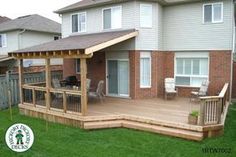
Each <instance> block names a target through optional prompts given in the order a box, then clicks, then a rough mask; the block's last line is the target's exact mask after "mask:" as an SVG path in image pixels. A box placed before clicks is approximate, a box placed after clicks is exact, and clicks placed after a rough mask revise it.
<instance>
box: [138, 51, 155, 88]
mask: <svg viewBox="0 0 236 157" xmlns="http://www.w3.org/2000/svg"><path fill="white" fill-rule="evenodd" d="M142 58H148V59H149V60H150V63H149V64H150V69H149V70H150V71H149V72H150V84H149V85H147V86H145V85H142V84H141V82H142V81H141V78H142V77H141V59H142ZM139 63H140V65H139V71H140V75H139V77H140V81H139V84H140V88H151V87H152V52H140V59H139Z"/></svg>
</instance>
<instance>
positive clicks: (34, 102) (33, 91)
mask: <svg viewBox="0 0 236 157" xmlns="http://www.w3.org/2000/svg"><path fill="white" fill-rule="evenodd" d="M32 94H33V96H32V97H33V105H34V107H36V95H35V88H33V89H32Z"/></svg>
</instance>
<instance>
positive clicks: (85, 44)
mask: <svg viewBox="0 0 236 157" xmlns="http://www.w3.org/2000/svg"><path fill="white" fill-rule="evenodd" d="M137 35H138V31H136V30H135V29H130V30H122V31H114V32H102V33H93V34H85V35H76V36H69V37H67V38H63V39H60V40H56V41H52V42H48V43H45V44H41V45H37V46H33V47H30V48H25V49H21V50H17V51H14V52H10V53H8V54H9V56H10V57H15V58H18V59H28V58H76V57H81V55H84V56H92V55H93V53H94V52H96V51H99V50H102V49H104V48H106V47H109V46H112V45H115V44H117V43H120V42H122V41H125V40H128V39H131V38H134V37H135V36H137Z"/></svg>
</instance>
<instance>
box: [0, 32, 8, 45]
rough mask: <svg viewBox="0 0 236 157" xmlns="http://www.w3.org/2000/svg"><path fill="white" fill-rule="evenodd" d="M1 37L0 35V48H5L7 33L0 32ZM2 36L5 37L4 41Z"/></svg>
mask: <svg viewBox="0 0 236 157" xmlns="http://www.w3.org/2000/svg"><path fill="white" fill-rule="evenodd" d="M0 35H1V36H2V37H1V41H0V42H1V45H2V46H1V47H0V48H6V47H7V34H0ZM3 37H4V38H5V43H3V42H2V41H3Z"/></svg>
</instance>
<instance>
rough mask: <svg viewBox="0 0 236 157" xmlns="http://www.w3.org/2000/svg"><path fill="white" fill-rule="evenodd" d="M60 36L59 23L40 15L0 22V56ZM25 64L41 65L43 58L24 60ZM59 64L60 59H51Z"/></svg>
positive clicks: (54, 63)
mask: <svg viewBox="0 0 236 157" xmlns="http://www.w3.org/2000/svg"><path fill="white" fill-rule="evenodd" d="M60 36H61V24H59V23H57V22H55V21H52V20H50V19H48V18H45V17H42V16H40V15H36V14H35V15H27V16H23V17H18V18H16V19H13V20H5V21H4V22H3V23H1V24H0V56H2V58H3V57H4V56H7V53H8V52H10V51H15V50H19V49H22V48H26V47H31V46H34V45H38V44H42V43H46V42H49V41H53V40H57V39H59V38H60ZM24 62H25V65H26V66H33V67H35V66H42V65H44V64H45V63H44V60H40V59H37V60H25V61H24ZM52 64H53V65H61V64H62V61H61V60H53V61H52Z"/></svg>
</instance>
